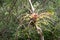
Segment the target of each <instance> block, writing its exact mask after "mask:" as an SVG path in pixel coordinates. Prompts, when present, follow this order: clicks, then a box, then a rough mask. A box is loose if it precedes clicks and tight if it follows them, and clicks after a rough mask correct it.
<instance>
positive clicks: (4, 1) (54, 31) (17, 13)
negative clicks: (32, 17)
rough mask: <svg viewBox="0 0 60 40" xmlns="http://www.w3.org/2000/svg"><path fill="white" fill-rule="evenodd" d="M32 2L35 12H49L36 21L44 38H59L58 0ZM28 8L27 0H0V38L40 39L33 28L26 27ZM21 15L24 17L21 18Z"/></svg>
mask: <svg viewBox="0 0 60 40" xmlns="http://www.w3.org/2000/svg"><path fill="white" fill-rule="evenodd" d="M32 4H33V6H34V8H35V12H36V13H38V14H41V13H43V12H49V13H50V14H51V15H50V17H49V16H46V14H45V15H42V16H44V17H42V16H40V17H42V18H39V20H38V21H37V22H39V23H38V24H37V25H38V26H40V27H41V28H42V31H43V35H44V39H45V40H60V0H32ZM30 9H31V8H30V4H29V2H28V0H0V40H28V39H29V38H30V39H31V40H40V37H39V35H38V33H37V32H36V30H35V28H33V27H31V28H28V27H27V25H28V23H27V22H28V20H29V16H27V17H25V16H26V15H27V14H30ZM45 16H46V17H45ZM22 17H24V18H25V19H24V18H23V19H22V20H21V18H22ZM21 25H22V26H21ZM19 26H20V28H19V29H18V27H19Z"/></svg>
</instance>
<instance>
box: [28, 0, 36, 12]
mask: <svg viewBox="0 0 60 40" xmlns="http://www.w3.org/2000/svg"><path fill="white" fill-rule="evenodd" d="M29 3H30V6H31V9H32V13H34V11H35V9H34V7H33V5H32V2H31V0H29Z"/></svg>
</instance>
